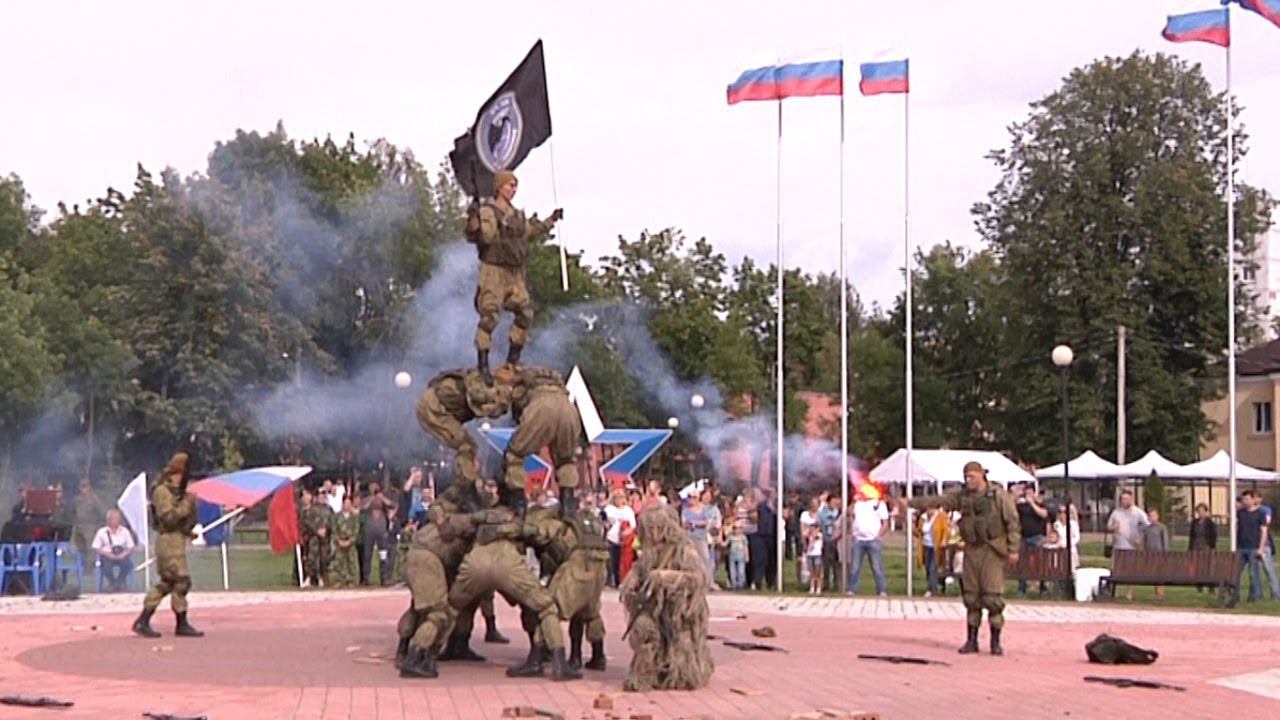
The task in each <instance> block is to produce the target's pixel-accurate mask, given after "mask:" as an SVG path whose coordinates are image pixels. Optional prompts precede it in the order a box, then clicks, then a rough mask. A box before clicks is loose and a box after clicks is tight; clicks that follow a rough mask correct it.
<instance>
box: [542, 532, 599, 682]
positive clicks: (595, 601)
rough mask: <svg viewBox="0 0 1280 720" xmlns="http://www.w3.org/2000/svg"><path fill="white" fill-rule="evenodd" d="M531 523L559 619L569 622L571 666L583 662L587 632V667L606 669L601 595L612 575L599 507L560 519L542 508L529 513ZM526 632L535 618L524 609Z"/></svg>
mask: <svg viewBox="0 0 1280 720" xmlns="http://www.w3.org/2000/svg"><path fill="white" fill-rule="evenodd" d="M527 522H528V523H529V524H531V525H532V526H533V527H534V528H536V529H537V537H536V539H534V540H533V541H532V542H533V544H534V545H535V546H537V547H538V549H539V552H538V560H539V563H540V564H541V567H542V571H543V574H544V575H550V577H551V581H550V583H549V584H548V585H547V590H549V591H550V592H551V597H552V599H553V600H554V601H555V604H556V609H557V611H558V612H559V614H560V619H561V620H565V621H568V623H569V665H570V667H573V668H578V667H581V666H582V636H583V632H584V631H585V633H586V638H587V641H588V642H590V643H591V660H590V661H589V662H588V663H587V664H586V667H587V668H589V669H591V670H604V669H605V654H604V618H602V617H601V615H600V596H601V594H603V593H604V587H605V578H606V575H607V574H608V565H609V549H608V545H607V544H606V543H605V538H604V526H603V525H602V524H601V522H600V518H599V516H598V515H596V514H595V513H594V512H591V511H584V512H581V513H578V514H577V515H575V516H573V517H572V518H570V519H569V520H561V519H560V518H559V517H557V516H556V515H555V511H553V510H549V509H545V508H540V509H538V510H532V511H530V512H529V516H528V519H527ZM521 620H522V621H523V622H524V624H525V630H526V632H531V633H532V632H533V631H534V630H535V626H534V624H533V621H535V620H536V617H534V616H533V615H531V614H530V613H528V612H525V613H522V615H521Z"/></svg>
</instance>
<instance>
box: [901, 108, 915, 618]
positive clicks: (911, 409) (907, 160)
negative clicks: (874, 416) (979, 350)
mask: <svg viewBox="0 0 1280 720" xmlns="http://www.w3.org/2000/svg"><path fill="white" fill-rule="evenodd" d="M902 157H903V160H902V162H903V172H902V175H903V180H902V244H903V253H904V255H905V256H906V263H905V265H904V266H903V267H904V268H905V270H906V278H907V291H906V296H907V299H906V307H905V308H904V315H905V317H906V334H905V343H906V346H907V347H906V354H907V367H906V384H907V387H906V400H907V428H906V430H907V503H908V505H907V507H908V508H910V507H911V506H910V502H911V498H912V497H913V495H914V488H913V486H914V484H915V482H914V481H915V477H914V474H913V473H912V467H911V450H912V448H914V447H915V442H916V438H915V398H914V395H915V392H914V388H915V382H914V381H915V368H914V367H913V366H912V362H913V361H912V345H913V342H912V340H913V333H914V327H913V325H914V323H913V321H912V317H913V316H914V315H915V303H914V301H913V299H912V295H913V293H912V287H911V286H912V282H911V281H912V277H911V259H912V258H911V93H909V92H907V93H903V94H902ZM906 516H907V528H906V530H907V597H911V595H912V591H913V589H914V588H913V585H914V573H913V570H914V564H915V562H914V556H913V555H912V545H913V544H914V542H913V541H914V540H915V536H914V532H915V526H914V524H913V522H912V518H911V512H910V510H909V509H908V512H907V514H906Z"/></svg>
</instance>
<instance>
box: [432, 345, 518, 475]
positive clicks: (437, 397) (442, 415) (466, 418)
mask: <svg viewBox="0 0 1280 720" xmlns="http://www.w3.org/2000/svg"><path fill="white" fill-rule="evenodd" d="M510 396H511V391H510V389H509V388H508V387H507V386H505V385H498V386H496V387H489V386H487V385H485V382H484V380H483V378H481V377H480V373H478V372H476V371H475V370H461V369H459V370H446V371H444V372H442V373H440V374H439V375H437V376H435V377H434V378H432V379H431V382H429V383H427V389H426V390H423V391H422V396H421V397H420V398H418V408H417V414H418V424H419V425H421V426H422V429H423V430H425V431H427V433H428V434H430V435H431V436H432V437H434V438H436V439H437V440H439V441H440V443H441V444H442V445H444V446H446V447H449V448H452V449H453V450H454V452H456V453H457V459H456V460H455V461H454V465H453V477H454V483H455V484H457V483H463V484H468V485H471V484H474V483H475V482H476V481H477V480H479V477H480V476H479V471H478V466H477V465H476V443H475V440H472V439H471V436H470V435H468V434H467V430H466V428H465V427H463V426H464V425H465V424H466V423H468V422H471V421H472V420H474V419H476V418H478V417H484V418H499V417H502V416H503V415H505V414H507V410H508V408H509V407H510V402H511V400H510Z"/></svg>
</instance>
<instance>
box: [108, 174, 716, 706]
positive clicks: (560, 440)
mask: <svg viewBox="0 0 1280 720" xmlns="http://www.w3.org/2000/svg"><path fill="white" fill-rule="evenodd" d="M494 184H495V193H494V197H493V198H492V199H487V200H485V201H484V202H483V203H479V202H477V203H473V205H472V207H471V208H469V210H468V217H467V223H466V228H465V235H466V237H467V239H468V240H469V241H471V242H473V243H474V244H475V245H476V246H477V249H478V251H479V255H480V272H479V282H478V283H477V288H476V300H475V304H476V310H477V312H478V313H479V316H480V318H479V322H478V327H477V330H476V336H475V346H476V351H477V364H476V367H475V368H459V369H454V370H447V371H444V372H442V373H440V374H439V375H437V376H436V377H434V378H433V379H432V380H431V381H430V382H429V383H428V384H427V388H426V389H425V390H424V391H423V393H422V395H421V397H420V398H419V400H418V404H417V409H416V411H417V417H418V422H419V424H420V425H421V426H422V428H423V429H424V430H425V431H426V432H427V433H429V434H430V435H432V436H434V437H435V438H436V439H438V440H439V441H440V443H441V444H443V445H444V446H446V447H448V448H451V449H452V450H453V451H454V452H455V453H456V460H455V463H454V474H453V482H452V483H451V484H450V486H449V487H448V489H447V490H445V491H444V492H443V493H442V494H441V495H440V496H439V497H438V498H436V500H435V502H433V503H432V504H431V506H430V507H429V508H428V510H427V518H426V520H427V521H426V522H425V523H424V524H422V525H421V526H420V527H419V528H418V529H417V530H416V531H415V532H414V533H413V538H412V540H411V542H410V545H409V550H408V553H407V555H406V558H405V563H404V578H405V581H406V584H407V585H408V587H409V591H410V594H411V599H410V603H409V607H408V609H406V610H405V612H404V613H403V614H402V615H401V617H400V619H399V622H398V624H397V634H398V636H399V646H398V648H397V652H396V667H397V668H398V670H399V672H400V675H401V677H406V678H434V677H437V676H438V674H439V671H438V670H437V665H436V664H437V662H438V661H446V660H460V661H483V660H484V658H482V657H480V656H479V655H478V654H476V653H475V652H474V651H472V650H471V648H470V637H471V631H472V627H473V625H474V620H475V613H476V610H477V609H481V608H484V607H485V606H488V607H491V606H492V601H493V598H494V596H495V595H501V596H502V597H503V598H504V599H505V600H506V601H507V602H508V603H510V604H511V605H518V606H519V607H520V611H521V613H520V617H521V625H522V627H523V629H524V630H525V633H526V634H527V635H528V638H529V653H528V656H527V657H526V658H525V660H524V661H523V662H522V663H520V664H519V665H516V666H514V667H511V668H508V670H507V675H509V676H511V677H540V676H542V675H543V674H544V672H545V668H544V665H545V664H546V663H548V662H549V663H550V665H551V676H552V678H553V679H555V680H572V679H576V678H580V677H582V669H583V668H586V669H588V670H597V671H603V670H604V669H605V667H606V656H605V650H604V637H605V628H604V622H603V620H602V619H601V613H600V609H601V594H602V593H603V592H604V588H605V578H606V574H607V566H608V562H609V554H608V547H607V544H606V541H605V534H604V527H603V524H602V522H601V519H600V517H599V516H598V515H596V514H595V512H594V511H592V510H591V509H586V510H583V511H580V509H579V503H578V498H577V495H576V492H577V489H578V484H579V483H578V479H579V478H578V458H579V455H580V451H581V448H582V442H583V429H582V421H581V417H580V415H579V414H578V410H577V409H576V408H575V407H574V405H573V403H572V402H570V398H569V391H568V389H567V388H566V386H565V379H564V376H563V375H561V374H560V373H559V372H557V371H555V370H551V369H547V368H540V367H524V366H522V365H521V363H520V355H521V351H522V350H523V348H524V345H525V343H526V341H527V340H528V332H529V327H530V325H531V324H532V320H533V310H532V307H531V302H530V298H529V292H528V289H527V288H526V286H525V272H524V268H525V264H526V262H527V260H528V257H529V251H530V246H531V244H532V242H534V241H535V240H537V239H538V238H540V237H543V236H545V235H547V233H548V232H549V231H550V230H551V229H552V227H554V225H555V223H556V221H557V220H559V219H560V217H561V216H562V213H561V212H560V211H559V210H556V211H555V212H554V213H552V214H551V215H550V216H549V217H548V219H547V220H546V221H541V220H538V219H537V217H536V216H535V217H534V218H532V219H527V218H526V217H525V215H524V213H523V212H521V211H520V210H518V209H516V207H515V206H514V205H513V204H512V202H511V201H512V199H513V198H514V197H515V192H516V188H517V182H516V177H515V175H514V174H513V173H511V172H510V171H505V170H504V171H500V172H498V173H496V175H495V183H494ZM504 309H505V310H508V311H510V312H512V313H514V315H515V321H514V323H513V325H512V328H511V336H510V340H511V341H510V349H509V353H508V356H507V360H506V362H505V363H504V364H503V365H501V366H500V367H498V368H497V369H496V370H495V371H493V372H491V371H490V367H489V351H490V348H491V346H492V333H493V330H494V329H495V328H496V327H497V325H498V319H499V315H500V313H501V312H502V310H504ZM508 413H510V414H511V417H512V419H513V420H514V421H515V423H516V428H515V432H514V434H513V435H512V436H511V439H510V441H509V443H508V444H507V447H506V449H505V451H504V453H503V470H502V477H501V479H500V481H495V480H486V479H482V478H481V475H480V468H479V465H478V462H477V447H476V443H475V441H474V440H473V439H472V437H471V436H470V435H469V434H468V433H467V430H466V427H465V425H466V423H468V422H471V421H473V420H476V419H479V418H485V419H488V420H496V419H499V418H501V417H504V416H505V415H507V414H508ZM543 448H546V449H548V450H549V453H550V456H551V461H552V464H553V466H554V471H555V480H556V484H557V486H558V487H559V498H558V499H559V502H558V503H556V504H555V505H554V506H550V505H548V506H540V507H532V508H530V507H527V498H528V495H527V492H526V476H525V469H524V468H525V459H526V458H527V457H528V456H530V455H534V454H537V453H540V452H541V451H542V450H543ZM187 462H188V456H187V454H186V453H183V452H179V453H177V454H175V455H174V457H173V459H171V460H170V462H169V464H168V466H166V467H165V469H164V471H163V473H162V479H161V482H160V483H159V484H158V485H157V487H156V489H155V490H154V491H153V493H152V506H153V508H154V512H155V518H156V526H157V529H158V531H159V537H158V540H157V543H156V557H157V570H158V572H159V575H160V579H159V581H158V582H157V584H156V586H155V587H153V588H151V590H150V592H148V593H147V596H146V599H145V600H144V602H143V611H142V613H141V614H140V615H139V616H138V618H137V619H136V620H135V621H134V624H133V630H134V632H135V633H137V634H139V635H141V636H143V637H148V638H154V637H159V633H158V632H156V631H155V630H154V629H153V628H152V627H151V624H150V622H151V618H152V615H153V614H154V613H155V611H156V609H157V607H158V606H159V604H160V601H161V600H162V599H163V598H164V597H165V596H166V595H171V596H172V599H171V602H172V606H173V610H174V612H175V614H176V615H177V623H178V624H177V631H176V634H178V635H186V636H199V635H201V634H202V633H200V632H199V631H198V630H196V629H195V628H194V627H192V626H191V625H190V623H189V622H188V621H187V612H186V611H187V592H188V591H189V590H190V588H191V577H190V571H189V569H188V567H187V561H186V543H187V541H188V540H189V539H191V538H193V537H195V535H194V532H193V531H194V530H195V527H196V514H195V496H194V494H193V493H191V492H189V491H187V487H186V486H187V478H188V474H187ZM636 530H637V536H638V538H639V540H640V542H641V543H642V544H643V546H644V549H643V550H642V551H641V553H640V557H639V558H638V559H637V561H636V563H635V565H633V567H632V570H631V573H630V574H629V575H628V577H627V579H626V581H624V582H623V584H622V588H621V598H622V602H623V605H624V607H625V608H626V611H627V617H628V620H627V623H628V626H627V630H626V632H625V633H624V634H623V637H624V638H629V642H630V647H631V651H632V658H631V665H630V668H629V672H628V675H627V678H626V680H625V682H624V689H627V690H639V691H643V690H650V689H694V688H698V687H702V686H704V685H706V684H707V682H708V681H709V680H710V677H711V674H712V672H713V670H714V665H713V663H712V661H711V655H710V651H709V649H708V648H707V628H708V623H709V620H710V610H709V607H708V605H707V600H706V594H707V590H708V588H709V586H710V578H709V577H708V576H707V572H706V565H705V562H704V560H703V558H702V556H701V555H700V554H699V553H698V552H697V550H696V549H695V548H694V546H693V544H692V541H691V540H690V539H689V538H688V536H687V534H686V533H685V532H684V531H683V528H682V527H681V525H680V520H679V517H678V516H677V515H676V513H675V512H674V511H673V510H672V509H671V508H667V507H665V506H656V507H653V508H649V509H646V510H644V511H643V512H642V513H640V517H639V518H638V519H637V528H636ZM529 548H532V549H533V550H534V551H535V553H536V554H537V557H538V565H539V570H540V573H541V577H540V576H539V573H537V572H535V571H534V570H533V569H531V568H530V567H529V565H528V564H526V562H525V555H526V550H527V549H529ZM543 580H545V581H546V582H545V584H544V582H543ZM490 614H491V613H490V612H489V611H488V610H487V609H486V615H490ZM562 622H567V623H568V626H569V640H570V642H569V651H568V654H567V655H566V649H565V646H566V643H565V636H564V633H563V631H562V628H561V623H562ZM492 629H493V628H492V627H491V630H492ZM584 636H585V638H586V640H587V641H588V642H590V643H591V657H590V659H589V660H587V661H586V662H585V663H584V662H583V659H582V640H583V638H584Z"/></svg>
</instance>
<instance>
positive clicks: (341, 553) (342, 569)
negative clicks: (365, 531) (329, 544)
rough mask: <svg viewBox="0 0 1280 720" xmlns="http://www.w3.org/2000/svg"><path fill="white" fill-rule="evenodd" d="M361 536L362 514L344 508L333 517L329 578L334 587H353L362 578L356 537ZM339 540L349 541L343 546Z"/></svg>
mask: <svg viewBox="0 0 1280 720" xmlns="http://www.w3.org/2000/svg"><path fill="white" fill-rule="evenodd" d="M359 537H360V514H359V513H357V512H356V511H355V510H352V511H351V512H347V511H346V510H343V511H342V512H341V513H339V514H338V515H337V516H336V517H335V518H334V519H333V559H332V560H331V561H330V565H329V578H330V580H332V582H333V586H334V587H351V586H354V585H355V584H356V581H358V580H359V579H360V560H359V558H358V557H357V556H356V539H357V538H359ZM339 541H349V542H350V543H351V544H350V545H348V546H347V547H345V548H344V547H341V546H340V545H339V544H338V543H339Z"/></svg>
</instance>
